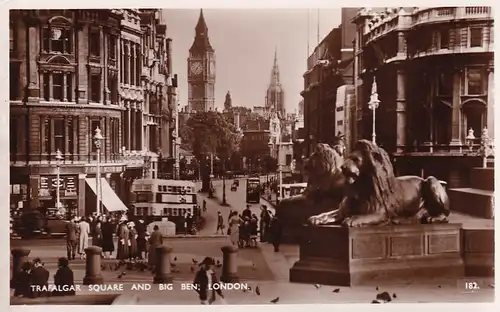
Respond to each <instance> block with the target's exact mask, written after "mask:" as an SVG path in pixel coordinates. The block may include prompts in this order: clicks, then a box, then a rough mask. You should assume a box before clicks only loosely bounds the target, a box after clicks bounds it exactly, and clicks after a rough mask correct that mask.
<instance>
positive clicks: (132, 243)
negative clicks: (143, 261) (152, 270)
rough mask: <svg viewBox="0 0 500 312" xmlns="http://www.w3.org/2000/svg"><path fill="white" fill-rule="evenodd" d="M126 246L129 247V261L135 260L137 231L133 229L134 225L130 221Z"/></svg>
mask: <svg viewBox="0 0 500 312" xmlns="http://www.w3.org/2000/svg"><path fill="white" fill-rule="evenodd" d="M128 237H129V240H128V246H129V250H128V252H129V256H128V258H129V259H130V260H135V259H137V237H138V235H137V230H136V229H135V223H134V222H132V221H130V222H129V223H128Z"/></svg>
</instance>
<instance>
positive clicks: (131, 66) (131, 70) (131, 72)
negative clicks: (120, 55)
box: [128, 44, 136, 85]
mask: <svg viewBox="0 0 500 312" xmlns="http://www.w3.org/2000/svg"><path fill="white" fill-rule="evenodd" d="M133 46H134V45H133V44H131V47H133ZM133 52H134V53H133ZM134 54H135V49H133V48H131V49H130V57H129V58H128V60H129V67H128V68H129V73H128V75H129V76H130V84H131V85H136V81H135V78H136V76H135V71H136V69H135V57H134V56H135V55H134Z"/></svg>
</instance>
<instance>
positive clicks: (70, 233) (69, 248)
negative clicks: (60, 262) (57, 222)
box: [66, 219, 78, 260]
mask: <svg viewBox="0 0 500 312" xmlns="http://www.w3.org/2000/svg"><path fill="white" fill-rule="evenodd" d="M77 231H78V229H77V225H76V222H75V219H73V220H71V221H70V222H68V223H67V224H66V254H67V256H68V260H75V253H76V246H77V242H78V236H77Z"/></svg>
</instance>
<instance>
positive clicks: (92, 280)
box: [83, 275, 104, 285]
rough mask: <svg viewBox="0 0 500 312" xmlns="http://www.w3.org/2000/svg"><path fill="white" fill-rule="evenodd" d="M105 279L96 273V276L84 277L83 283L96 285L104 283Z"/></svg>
mask: <svg viewBox="0 0 500 312" xmlns="http://www.w3.org/2000/svg"><path fill="white" fill-rule="evenodd" d="M103 283H104V280H103V278H102V275H94V276H85V277H84V278H83V285H95V284H103Z"/></svg>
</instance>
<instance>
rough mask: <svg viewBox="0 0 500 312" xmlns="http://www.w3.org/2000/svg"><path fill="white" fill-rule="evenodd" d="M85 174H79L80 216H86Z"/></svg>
mask: <svg viewBox="0 0 500 312" xmlns="http://www.w3.org/2000/svg"><path fill="white" fill-rule="evenodd" d="M86 177H87V175H86V174H85V173H80V174H78V212H77V214H78V216H84V215H85V183H86V182H85V178H86Z"/></svg>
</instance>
